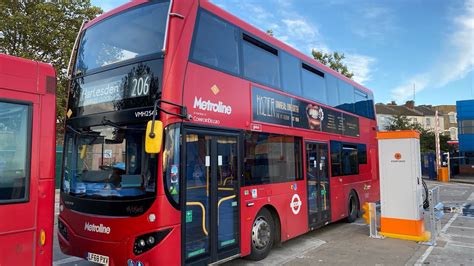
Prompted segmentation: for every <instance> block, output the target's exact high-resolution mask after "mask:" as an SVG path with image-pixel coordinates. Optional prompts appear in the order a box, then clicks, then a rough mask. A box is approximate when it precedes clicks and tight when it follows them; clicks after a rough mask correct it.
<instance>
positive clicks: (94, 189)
mask: <svg viewBox="0 0 474 266" xmlns="http://www.w3.org/2000/svg"><path fill="white" fill-rule="evenodd" d="M66 144H67V151H66V159H65V169H64V184H63V190H64V191H65V192H67V193H72V194H74V195H84V194H85V195H87V196H92V197H98V196H101V197H136V196H143V195H145V194H147V193H148V192H153V193H154V192H155V189H156V178H155V175H156V173H155V168H156V156H155V155H150V154H146V153H145V151H144V128H143V127H141V126H139V127H130V126H129V127H112V126H97V127H90V128H86V129H84V130H83V131H82V132H69V133H68V138H67V142H66Z"/></svg>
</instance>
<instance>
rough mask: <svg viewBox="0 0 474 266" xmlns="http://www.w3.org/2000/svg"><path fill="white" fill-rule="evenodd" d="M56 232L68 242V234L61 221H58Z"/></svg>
mask: <svg viewBox="0 0 474 266" xmlns="http://www.w3.org/2000/svg"><path fill="white" fill-rule="evenodd" d="M58 230H59V233H60V234H61V235H62V236H63V237H64V238H65V239H66V240H69V237H68V232H67V227H66V226H65V225H64V224H63V222H61V220H58Z"/></svg>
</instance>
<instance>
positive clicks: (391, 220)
mask: <svg viewBox="0 0 474 266" xmlns="http://www.w3.org/2000/svg"><path fill="white" fill-rule="evenodd" d="M377 139H378V143H379V169H380V200H381V219H380V226H381V228H380V229H381V230H380V234H381V235H383V236H385V237H391V238H399V239H405V240H414V241H421V242H424V241H427V240H429V239H430V232H427V231H425V227H424V219H423V184H422V179H421V157H420V156H421V155H420V133H419V132H418V131H413V130H406V131H385V132H378V133H377Z"/></svg>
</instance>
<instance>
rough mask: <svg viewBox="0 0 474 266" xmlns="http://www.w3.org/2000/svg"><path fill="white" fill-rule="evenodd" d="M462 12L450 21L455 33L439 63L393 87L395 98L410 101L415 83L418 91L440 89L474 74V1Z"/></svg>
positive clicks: (393, 96) (468, 3) (448, 41)
mask: <svg viewBox="0 0 474 266" xmlns="http://www.w3.org/2000/svg"><path fill="white" fill-rule="evenodd" d="M462 10H463V12H462V13H461V14H458V15H457V16H456V17H454V18H453V19H451V23H452V26H453V29H454V30H453V31H452V33H451V34H448V36H446V38H445V39H446V40H447V42H446V50H445V51H444V52H441V53H439V55H440V57H439V58H438V59H437V63H435V64H434V65H433V67H432V68H431V69H429V70H427V71H425V72H422V73H419V74H416V75H414V76H413V77H412V78H410V79H409V81H408V82H406V83H403V84H401V85H399V86H397V87H395V88H393V89H392V90H391V94H392V98H393V99H395V100H397V101H405V100H407V99H408V98H410V97H411V95H413V94H412V93H413V84H416V92H420V91H422V90H425V89H428V88H430V89H431V88H440V87H443V86H445V85H446V84H448V83H450V82H452V81H456V80H459V79H462V78H464V77H466V75H468V74H469V73H471V72H473V71H474V0H466V1H465V3H464V8H463V9H462Z"/></svg>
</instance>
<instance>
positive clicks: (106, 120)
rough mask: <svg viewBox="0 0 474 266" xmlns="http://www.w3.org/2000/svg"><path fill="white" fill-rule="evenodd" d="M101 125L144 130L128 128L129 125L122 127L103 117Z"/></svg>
mask: <svg viewBox="0 0 474 266" xmlns="http://www.w3.org/2000/svg"><path fill="white" fill-rule="evenodd" d="M102 125H104V126H111V127H114V128H117V129H122V130H136V131H145V128H130V127H123V126H120V125H118V124H116V123H114V122H112V121H110V120H109V119H106V118H105V117H104V118H103V119H102Z"/></svg>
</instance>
